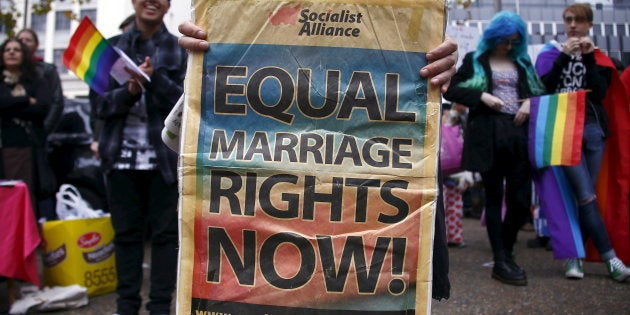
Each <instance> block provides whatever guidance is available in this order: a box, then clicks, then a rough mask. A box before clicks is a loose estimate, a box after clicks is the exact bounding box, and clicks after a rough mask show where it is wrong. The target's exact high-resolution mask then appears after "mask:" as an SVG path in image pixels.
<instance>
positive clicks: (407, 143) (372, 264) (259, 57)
mask: <svg viewBox="0 0 630 315" xmlns="http://www.w3.org/2000/svg"><path fill="white" fill-rule="evenodd" d="M193 8H194V10H195V11H194V16H195V23H196V24H198V25H201V26H202V27H203V28H205V29H206V30H207V32H208V41H209V42H210V49H209V50H208V51H207V52H206V53H195V54H193V55H192V56H191V61H190V62H189V68H188V74H187V79H186V84H185V86H186V94H185V107H184V109H183V115H182V131H181V137H182V144H181V146H180V169H179V174H180V185H181V186H180V191H181V197H180V216H181V218H180V227H181V232H180V233H181V244H180V246H181V249H180V265H179V278H178V286H177V288H178V289H177V290H178V291H177V310H178V313H181V314H412V313H414V312H417V313H426V314H428V313H430V303H431V259H432V239H433V232H434V228H433V227H434V211H435V201H436V195H437V185H436V174H437V156H438V155H437V154H438V150H439V145H438V143H439V142H438V133H439V131H438V129H439V128H438V126H439V117H440V115H439V102H440V96H439V91H438V90H437V89H436V88H433V87H430V86H429V85H428V81H427V80H426V79H424V78H421V77H420V76H419V70H420V68H422V67H423V66H424V65H426V58H425V54H426V52H427V51H428V50H430V49H431V48H433V47H435V46H437V45H438V44H440V43H441V42H442V40H443V36H444V21H445V13H444V12H445V4H444V1H428V0H405V1H400V0H398V1H396V0H394V1H308V2H307V1H290V2H288V1H251V0H229V1H193Z"/></svg>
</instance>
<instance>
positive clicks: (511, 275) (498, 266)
mask: <svg viewBox="0 0 630 315" xmlns="http://www.w3.org/2000/svg"><path fill="white" fill-rule="evenodd" d="M514 265H515V266H516V267H518V265H516V263H514ZM518 269H520V267H518ZM492 278H493V279H496V280H499V281H501V282H503V283H505V284H511V285H527V276H526V275H525V271H523V269H520V272H519V271H518V270H517V269H515V268H513V267H512V266H511V265H510V263H508V260H495V261H494V267H492Z"/></svg>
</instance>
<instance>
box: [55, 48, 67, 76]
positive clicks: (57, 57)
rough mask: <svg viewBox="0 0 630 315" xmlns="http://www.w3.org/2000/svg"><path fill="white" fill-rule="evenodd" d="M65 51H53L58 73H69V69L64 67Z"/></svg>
mask: <svg viewBox="0 0 630 315" xmlns="http://www.w3.org/2000/svg"><path fill="white" fill-rule="evenodd" d="M64 50H65V49H55V50H54V51H53V63H54V64H55V66H56V67H57V72H59V73H68V68H66V66H64V65H63V52H64Z"/></svg>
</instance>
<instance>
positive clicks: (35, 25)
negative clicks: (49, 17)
mask: <svg viewBox="0 0 630 315" xmlns="http://www.w3.org/2000/svg"><path fill="white" fill-rule="evenodd" d="M31 29H33V30H34V31H35V32H38V33H43V32H45V31H46V15H45V14H42V15H38V14H35V13H33V14H31Z"/></svg>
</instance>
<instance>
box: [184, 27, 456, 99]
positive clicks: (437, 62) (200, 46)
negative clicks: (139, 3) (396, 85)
mask: <svg viewBox="0 0 630 315" xmlns="http://www.w3.org/2000/svg"><path fill="white" fill-rule="evenodd" d="M178 30H179V32H180V33H182V35H184V36H182V37H180V38H179V45H180V46H181V47H183V48H185V49H188V50H190V51H192V52H199V51H206V50H208V48H209V47H210V45H209V43H208V42H207V41H206V37H207V36H208V35H207V34H206V32H205V31H204V30H203V29H201V28H200V27H198V26H197V25H195V24H194V23H192V22H190V21H186V22H183V23H181V24H180V25H179V27H178ZM456 53H457V43H456V42H455V40H453V39H452V38H450V37H447V38H446V40H444V42H442V43H441V44H440V45H438V46H437V47H435V48H433V49H431V50H430V51H428V52H427V54H426V58H427V62H428V65H426V66H425V67H423V68H422V69H420V75H421V76H422V77H425V78H430V82H431V84H432V85H434V86H439V87H440V90H441V91H442V93H444V92H446V90H447V89H448V87H449V83H450V81H451V77H452V76H453V74H455V63H456V62H457V55H456Z"/></svg>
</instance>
